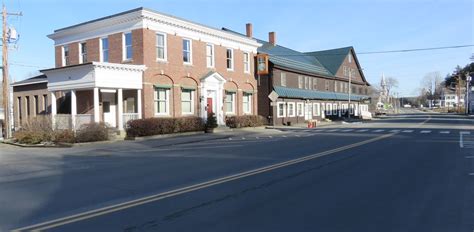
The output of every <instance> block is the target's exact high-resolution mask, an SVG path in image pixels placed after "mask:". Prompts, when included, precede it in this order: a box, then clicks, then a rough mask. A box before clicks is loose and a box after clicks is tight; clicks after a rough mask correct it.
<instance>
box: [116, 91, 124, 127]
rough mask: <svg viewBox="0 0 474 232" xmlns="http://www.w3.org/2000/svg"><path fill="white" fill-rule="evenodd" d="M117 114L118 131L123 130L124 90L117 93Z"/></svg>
mask: <svg viewBox="0 0 474 232" xmlns="http://www.w3.org/2000/svg"><path fill="white" fill-rule="evenodd" d="M117 107H118V110H117V113H118V129H119V130H123V94H122V89H118V91H117Z"/></svg>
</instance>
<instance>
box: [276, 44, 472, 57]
mask: <svg viewBox="0 0 474 232" xmlns="http://www.w3.org/2000/svg"><path fill="white" fill-rule="evenodd" d="M467 47H474V44H467V45H452V46H444V47H430V48H411V49H400V50H385V51H368V52H357V55H372V54H388V53H405V52H420V51H433V50H445V49H456V48H467ZM311 53H314V52H309V53H301V54H289V53H288V54H285V53H271V54H270V55H275V56H313V55H312V54H311ZM341 55H347V54H346V53H331V54H324V53H320V54H318V56H341Z"/></svg>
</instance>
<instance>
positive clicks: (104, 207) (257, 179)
mask: <svg viewBox="0 0 474 232" xmlns="http://www.w3.org/2000/svg"><path fill="white" fill-rule="evenodd" d="M461 136H462V138H461ZM40 152H41V151H38V153H40ZM54 157H56V156H54ZM54 157H53V156H52V157H49V159H50V162H59V163H61V166H62V167H63V168H64V170H62V171H61V172H59V173H55V174H54V175H45V176H41V177H34V178H33V177H32V178H25V179H21V180H15V181H5V182H0V204H1V206H2V207H1V208H0V228H1V229H2V230H12V229H17V228H23V229H25V230H31V229H44V230H46V231H374V232H375V231H376V232H379V231H416V232H419V231H443V232H444V231H450V232H457V231H469V232H471V231H473V230H474V197H473V196H474V118H467V117H464V116H457V115H442V114H405V115H396V116H388V117H384V118H383V119H380V120H374V121H373V122H372V123H363V124H359V123H355V124H343V125H339V126H333V127H324V128H316V129H291V130H288V131H285V132H283V133H281V134H275V135H268V136H265V137H261V136H249V137H242V138H241V137H233V138H229V139H227V138H226V139H220V140H212V141H205V142H199V143H192V144H180V145H175V146H165V147H130V148H129V149H127V148H126V147H117V148H116V149H113V148H108V149H92V150H88V151H84V152H82V153H81V152H78V153H76V154H70V155H64V156H61V157H62V160H57V159H56V158H54ZM45 159H48V156H46V158H45ZM0 162H1V160H0ZM30 226H32V227H30Z"/></svg>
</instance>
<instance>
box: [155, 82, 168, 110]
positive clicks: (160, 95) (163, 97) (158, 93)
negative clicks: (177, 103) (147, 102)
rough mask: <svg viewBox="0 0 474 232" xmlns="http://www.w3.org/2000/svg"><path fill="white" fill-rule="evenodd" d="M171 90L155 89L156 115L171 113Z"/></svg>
mask: <svg viewBox="0 0 474 232" xmlns="http://www.w3.org/2000/svg"><path fill="white" fill-rule="evenodd" d="M169 92H170V90H169V89H166V88H156V89H155V96H154V101H155V115H168V114H169V95H170V93H169Z"/></svg>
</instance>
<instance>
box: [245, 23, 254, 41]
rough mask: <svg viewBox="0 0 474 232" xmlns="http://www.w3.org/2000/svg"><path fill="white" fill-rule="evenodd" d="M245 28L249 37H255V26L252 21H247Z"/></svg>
mask: <svg viewBox="0 0 474 232" xmlns="http://www.w3.org/2000/svg"><path fill="white" fill-rule="evenodd" d="M245 29H246V31H247V37H249V38H252V37H253V28H252V24H251V23H247V24H246V25H245Z"/></svg>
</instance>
